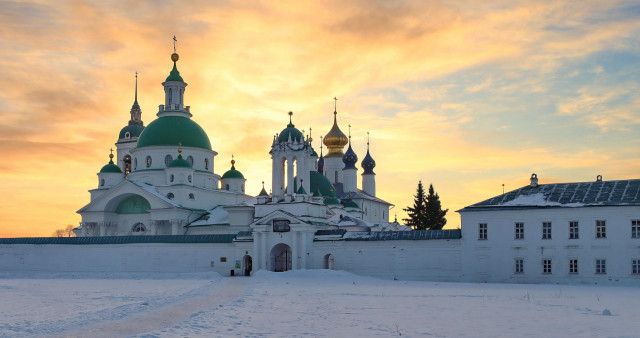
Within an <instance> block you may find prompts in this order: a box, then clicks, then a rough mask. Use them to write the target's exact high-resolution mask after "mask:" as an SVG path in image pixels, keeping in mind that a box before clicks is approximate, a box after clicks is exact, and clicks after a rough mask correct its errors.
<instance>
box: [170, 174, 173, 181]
mask: <svg viewBox="0 0 640 338" xmlns="http://www.w3.org/2000/svg"><path fill="white" fill-rule="evenodd" d="M173 179H174V177H173V174H171V176H169V182H173Z"/></svg>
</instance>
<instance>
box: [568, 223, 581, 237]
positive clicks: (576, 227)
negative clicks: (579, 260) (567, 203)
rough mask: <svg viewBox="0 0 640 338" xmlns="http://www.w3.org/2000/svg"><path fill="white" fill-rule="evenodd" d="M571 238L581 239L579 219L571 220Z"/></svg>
mask: <svg viewBox="0 0 640 338" xmlns="http://www.w3.org/2000/svg"><path fill="white" fill-rule="evenodd" d="M569 239H580V222H579V221H569Z"/></svg>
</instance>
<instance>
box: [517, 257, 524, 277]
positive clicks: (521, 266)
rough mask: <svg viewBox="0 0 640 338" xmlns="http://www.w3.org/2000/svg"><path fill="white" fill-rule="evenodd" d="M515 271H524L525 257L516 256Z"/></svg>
mask: <svg viewBox="0 0 640 338" xmlns="http://www.w3.org/2000/svg"><path fill="white" fill-rule="evenodd" d="M515 273H524V259H523V258H516V270H515Z"/></svg>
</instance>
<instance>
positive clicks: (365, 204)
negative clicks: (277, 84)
mask: <svg viewBox="0 0 640 338" xmlns="http://www.w3.org/2000/svg"><path fill="white" fill-rule="evenodd" d="M171 60H172V61H173V68H172V69H171V71H170V72H169V76H168V77H167V78H166V80H165V82H163V83H162V86H163V87H164V97H165V99H164V104H161V105H159V110H158V113H157V114H156V115H157V118H156V119H155V120H154V121H152V122H151V123H149V124H148V125H147V126H145V125H144V123H143V121H142V110H141V107H140V105H139V104H138V100H137V75H136V91H135V100H134V102H133V105H132V107H131V111H130V120H129V122H128V124H127V125H126V126H125V127H124V128H122V129H121V130H120V133H119V135H118V140H117V142H116V143H115V146H116V153H115V155H114V154H113V151H112V154H110V155H109V157H110V160H109V163H107V164H106V165H105V166H103V167H102V169H100V172H99V173H98V185H97V187H96V188H95V189H92V190H90V194H91V200H90V202H89V204H87V205H86V206H84V207H83V208H82V209H80V210H79V211H78V213H79V214H80V215H81V216H82V222H81V223H80V226H79V227H77V228H76V229H74V232H75V233H76V235H77V236H78V237H93V236H147V235H202V234H234V235H236V234H239V233H243V234H249V235H248V236H249V237H252V239H253V240H255V239H256V237H260V236H267V235H266V234H267V233H274V232H275V233H278V234H279V235H282V234H283V233H288V232H293V233H297V232H298V233H299V232H302V233H304V234H306V235H304V234H297V235H296V234H294V235H293V236H302V237H305V236H307V237H309V238H306V240H307V241H312V240H313V235H314V234H315V233H316V232H317V231H318V230H340V229H342V230H344V231H358V232H362V231H365V232H371V231H391V230H392V231H398V230H409V228H407V227H405V226H401V225H399V224H398V223H397V222H391V223H390V222H389V208H390V206H392V204H391V203H389V202H387V201H385V200H383V199H381V198H378V197H377V196H376V180H375V176H376V174H375V173H374V171H373V170H374V168H375V166H376V162H375V161H374V159H373V157H372V156H371V154H370V151H369V142H368V141H367V152H366V155H365V156H364V159H363V160H362V161H361V162H359V163H358V156H357V155H356V153H355V151H354V150H353V148H352V147H351V135H349V136H347V135H345V134H344V133H343V132H342V130H341V129H340V127H339V126H338V116H337V115H338V113H337V109H334V112H333V126H332V127H331V129H330V130H329V132H328V133H327V134H326V135H325V136H324V137H323V138H322V143H323V144H324V146H326V147H327V152H326V154H323V152H324V149H323V148H322V145H321V149H320V155H319V156H318V153H317V152H316V151H315V150H314V148H313V146H312V138H311V137H310V136H308V135H304V134H303V133H302V132H301V131H300V130H298V129H297V128H296V127H295V125H294V123H293V116H292V115H293V113H291V112H290V113H289V121H288V122H289V123H288V124H287V125H286V127H285V128H284V129H283V130H282V131H281V132H280V133H278V134H275V136H274V137H273V141H272V143H271V149H270V151H269V154H270V155H271V159H272V168H271V170H272V186H271V189H270V193H267V191H266V189H265V188H264V184H263V188H262V191H261V192H260V193H259V195H258V196H252V195H249V194H247V192H246V191H245V182H246V178H245V177H244V175H243V174H242V172H241V171H240V170H239V169H241V168H240V165H238V167H236V163H235V161H234V160H232V161H231V167H230V168H229V169H228V170H226V171H225V172H224V173H223V174H222V175H219V174H217V173H216V170H215V169H216V166H215V157H216V155H217V154H218V153H217V152H216V151H215V150H213V148H212V145H211V142H210V140H209V137H208V136H207V133H206V132H205V130H203V129H202V127H200V125H198V123H196V122H195V121H194V120H193V119H192V117H193V114H192V112H191V109H190V106H187V105H185V101H184V97H185V89H186V87H187V83H186V82H185V81H184V79H183V78H182V76H181V75H180V72H179V71H178V60H179V56H178V54H177V53H175V52H174V53H173V54H172V55H171ZM334 107H335V106H334ZM336 108H337V107H336ZM345 147H347V149H346V151H345V150H344V148H345ZM265 148H266V147H265ZM114 157H115V158H116V159H115V161H114ZM358 164H359V165H360V167H361V168H362V173H361V174H360V176H361V189H359V188H358V171H359V168H358ZM280 237H281V236H280ZM304 240H305V239H301V241H304Z"/></svg>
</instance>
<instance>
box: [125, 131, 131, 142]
mask: <svg viewBox="0 0 640 338" xmlns="http://www.w3.org/2000/svg"><path fill="white" fill-rule="evenodd" d="M124 138H126V139H127V140H128V139H130V138H131V133H130V132H126V133H124Z"/></svg>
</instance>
